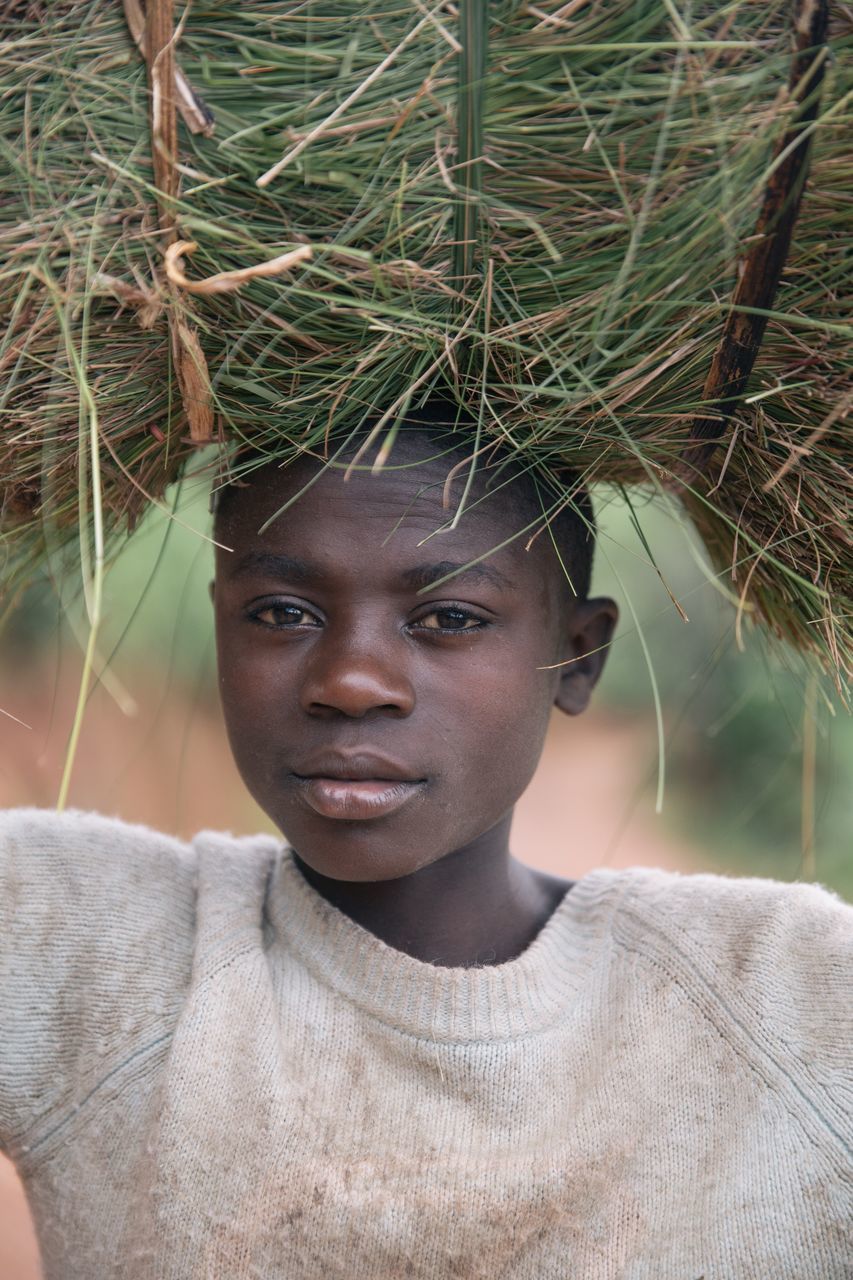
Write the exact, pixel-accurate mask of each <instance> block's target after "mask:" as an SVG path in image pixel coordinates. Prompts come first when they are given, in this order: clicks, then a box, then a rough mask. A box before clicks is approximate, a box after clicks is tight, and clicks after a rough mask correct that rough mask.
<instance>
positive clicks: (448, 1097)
mask: <svg viewBox="0 0 853 1280" xmlns="http://www.w3.org/2000/svg"><path fill="white" fill-rule="evenodd" d="M0 883H2V888H0V922H2V925H1V927H0V1018H2V1035H0V1139H2V1143H3V1145H4V1147H5V1149H6V1150H7V1151H8V1153H9V1154H10V1155H11V1156H12V1158H13V1159H14V1160H15V1161H16V1163H17V1165H18V1168H19V1169H20V1171H21V1174H22V1176H23V1179H24V1182H25V1185H26V1188H27V1192H28V1195H29V1198H30V1203H31V1205H32V1208H33V1211H34V1215H35V1219H36V1225H37V1230H38V1234H39V1238H40V1240H41V1247H42V1251H43V1256H44V1264H45V1270H46V1275H47V1276H48V1277H50V1280H107V1277H115V1278H116V1280H119V1278H120V1280H143V1278H144V1280H231V1277H247V1278H248V1277H253V1278H255V1277H257V1278H262V1280H272V1278H273V1277H275V1278H276V1280H332V1278H336V1277H340V1278H341V1280H367V1278H368V1277H369V1278H370V1280H396V1278H397V1277H401V1278H402V1277H419V1278H423V1280H445V1278H447V1280H450V1278H451V1277H457V1278H464V1280H474V1278H475V1277H477V1278H480V1277H482V1278H483V1280H497V1278H499V1277H504V1278H510V1277H511V1278H512V1280H609V1278H611V1277H612V1278H613V1280H615V1278H616V1277H620V1278H621V1277H625V1278H630V1280H700V1277H701V1278H703V1280H749V1278H751V1277H755V1278H756V1280H834V1278H836V1277H843V1276H853V1236H851V1220H852V1219H853V1197H851V1163H850V1144H851V1129H853V1125H851V1109H853V1098H851V1048H853V1041H852V1040H851V1028H850V1019H849V1015H850V1010H851V986H852V985H853V984H851V953H853V911H851V909H850V908H848V907H845V906H844V905H842V904H841V903H840V902H839V901H838V900H837V899H835V898H834V897H833V896H831V895H830V894H829V893H826V892H825V891H823V890H821V889H817V888H810V887H806V886H797V887H789V886H781V885H778V884H775V883H772V882H769V881H762V880H740V881H734V880H728V879H723V878H719V877H715V876H705V875H703V876H686V877H680V876H676V875H670V874H666V873H663V872H659V871H644V870H634V871H624V872H616V871H611V870H599V871H594V872H592V873H591V874H589V875H587V876H585V877H584V878H583V879H582V880H581V881H579V882H578V884H577V885H576V886H575V887H574V888H573V889H572V890H571V892H570V893H569V894H568V895H567V896H566V898H565V900H564V902H563V903H562V905H561V906H560V907H559V908H558V910H557V912H556V913H555V914H554V915H553V916H552V918H551V919H550V920H549V922H548V923H547V925H546V926H545V928H544V930H543V931H542V933H541V934H540V936H539V937H538V938H537V940H536V941H535V942H534V943H533V945H532V946H531V947H530V948H529V949H528V950H527V951H526V952H525V953H524V954H523V955H522V956H521V957H520V958H519V959H517V960H514V961H512V962H510V963H508V964H504V965H500V966H497V967H491V968H482V969H473V970H472V969H469V970H465V969H446V968H438V967H434V966H431V965H428V964H423V963H421V962H419V961H415V960H412V959H410V958H409V957H407V956H405V955H402V954H400V953H398V952H395V951H393V950H391V949H390V948H388V947H386V946H385V945H384V944H383V943H381V942H379V941H378V940H377V939H376V938H374V937H372V936H371V935H370V934H368V933H366V932H365V931H364V930H362V929H361V928H359V927H358V926H357V925H355V924H354V923H353V922H352V921H350V920H349V919H347V917H345V916H344V915H342V914H341V913H340V912H338V911H336V910H335V909H334V908H332V907H330V906H328V905H327V904H326V903H325V902H324V901H323V900H322V899H321V898H320V897H319V896H318V895H317V894H316V893H315V892H314V891H313V890H312V889H311V888H310V887H309V886H308V884H307V883H306V882H305V881H304V879H303V878H302V876H301V873H300V872H299V871H298V869H297V868H296V867H295V865H294V864H293V862H292V860H291V859H290V857H289V856H288V854H287V853H286V852H282V851H281V849H280V847H279V846H278V845H277V843H276V842H275V841H274V840H272V839H271V838H266V837H263V838H257V839H251V840H236V839H233V838H232V837H229V836H222V835H211V834H203V835H200V836H199V837H198V838H197V839H196V840H195V841H194V842H193V844H192V845H191V846H187V845H184V844H180V843H179V842H177V841H175V840H172V839H170V838H169V837H167V836H163V835H158V834H155V833H154V832H151V831H147V830H145V829H143V828H140V827H131V826H126V825H124V824H122V823H119V822H115V821H110V820H107V819H104V818H100V817H95V816H92V815H87V814H68V815H65V816H63V817H58V816H56V815H55V814H51V813H42V812H36V811H29V812H26V811H17V812H11V813H8V814H6V815H4V816H3V817H2V819H0Z"/></svg>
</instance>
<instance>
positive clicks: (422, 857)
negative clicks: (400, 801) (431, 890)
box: [276, 822, 449, 884]
mask: <svg viewBox="0 0 853 1280" xmlns="http://www.w3.org/2000/svg"><path fill="white" fill-rule="evenodd" d="M276 825H279V824H278V823H277V824H276ZM379 825H380V824H379V823H370V822H359V823H356V822H347V823H336V824H335V827H336V828H338V829H336V830H333V831H330V832H329V833H328V834H326V833H318V832H316V831H311V832H307V831H303V830H300V829H299V828H298V827H294V825H293V824H292V823H291V824H288V823H287V822H283V823H282V824H280V828H279V829H280V830H281V832H282V834H283V835H284V838H285V839H286V840H287V841H288V843H289V844H290V845H291V846H292V847H293V848H294V849H295V850H296V852H297V853H298V854H299V857H300V858H301V860H302V861H303V862H304V863H305V864H306V866H308V867H310V868H311V870H312V871H314V872H316V873H317V875H320V876H324V877H325V878H326V879H329V880H343V881H346V882H347V883H350V884H379V883H381V882H382V881H384V880H400V879H402V878H403V877H404V876H410V875H414V873H415V872H416V871H421V870H422V869H423V868H424V867H428V866H430V865H431V864H432V863H433V862H438V860H439V859H440V858H443V857H444V856H445V854H446V853H448V852H449V850H447V849H432V850H424V849H423V847H418V848H414V849H413V848H410V847H408V846H407V843H406V841H405V839H401V838H400V837H397V838H395V837H394V836H392V835H391V833H390V832H387V833H382V834H380V832H379V830H378V827H379ZM344 828H346V829H344Z"/></svg>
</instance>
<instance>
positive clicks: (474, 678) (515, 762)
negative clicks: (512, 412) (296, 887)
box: [214, 441, 616, 881]
mask: <svg viewBox="0 0 853 1280" xmlns="http://www.w3.org/2000/svg"><path fill="white" fill-rule="evenodd" d="M413 451H414V452H413ZM435 452H436V450H435V448H434V447H432V448H429V447H427V448H426V449H425V448H424V442H423V441H421V445H420V450H419V451H418V449H417V446H416V445H413V444H411V443H409V444H408V445H405V446H404V447H403V448H400V449H397V448H396V447H395V454H394V458H393V461H394V462H395V463H397V464H398V465H399V463H400V462H401V461H405V462H410V461H412V460H413V459H414V458H420V457H423V456H424V454H426V455H428V454H429V453H435ZM450 465H452V461H451V462H450V463H448V461H447V460H442V459H438V460H432V461H423V462H420V463H419V464H418V465H416V466H408V467H406V468H404V469H390V470H385V471H383V472H382V473H381V474H379V475H377V476H372V475H370V474H369V473H365V472H355V473H354V474H353V475H352V476H351V478H350V479H349V480H348V481H346V482H345V481H344V479H343V474H342V472H341V471H340V470H328V471H326V472H325V473H324V474H323V475H322V476H321V477H320V478H319V479H318V480H317V481H316V483H314V484H313V485H312V487H311V488H309V489H308V490H307V492H306V493H304V494H303V495H302V496H301V497H300V498H299V499H298V500H297V501H296V502H295V503H294V505H292V506H291V507H289V508H288V510H286V511H285V512H284V513H283V514H282V515H280V516H279V517H278V518H276V519H275V520H274V521H273V522H272V524H271V525H270V527H269V528H268V529H267V530H266V532H264V533H263V534H259V533H258V529H259V527H260V526H261V525H262V524H263V523H264V521H265V520H266V519H267V518H268V517H269V516H271V515H273V513H274V512H276V511H278V510H279V508H280V507H281V506H282V504H283V503H284V502H285V501H286V500H287V499H288V498H289V497H291V496H292V495H293V494H295V493H297V492H298V491H299V489H300V488H302V486H304V485H305V483H306V481H307V480H308V479H310V478H311V477H312V476H314V475H315V473H316V471H317V470H318V464H317V463H316V462H311V461H303V462H301V463H299V464H297V465H294V466H291V467H289V468H287V469H284V470H279V469H277V468H274V467H267V468H265V469H263V470H262V471H261V472H259V473H256V475H255V476H254V477H253V478H252V479H251V482H250V484H249V485H248V486H247V487H246V488H245V489H243V490H241V491H239V492H238V493H237V494H235V495H233V496H232V498H231V499H230V501H229V504H228V508H227V512H226V514H225V516H224V517H223V519H222V521H221V524H220V529H219V538H220V540H221V541H224V542H225V543H226V544H227V545H228V546H229V547H230V548H231V551H230V552H225V551H222V550H220V551H218V552H217V573H216V584H215V593H214V600H215V611H216V633H217V648H218V655H219V673H220V676H219V678H220V689H221V695H222V703H223V707H224V711H225V719H226V723H227V727H228V733H229V737H230V741H231V746H232V748H233V751H234V756H235V759H236V761H237V765H238V768H239V769H240V772H241V774H242V776H243V779H244V781H245V783H246V785H247V787H248V788H249V791H250V792H251V793H252V795H253V796H254V798H255V799H256V800H257V802H258V804H259V805H260V806H261V808H262V809H264V810H265V812H266V813H267V814H269V816H270V817H271V818H272V820H273V821H274V822H275V824H276V825H277V826H278V827H279V828H280V829H281V830H282V832H284V833H285V834H286V836H287V838H288V840H289V841H290V842H291V843H292V845H293V847H294V848H295V849H296V851H297V852H298V853H299V855H300V857H301V858H302V859H303V861H305V862H306V863H307V864H308V865H309V866H311V867H312V868H313V869H314V870H315V871H317V872H319V873H320V874H321V875H324V876H329V877H332V878H335V879H339V880H351V881H355V880H359V881H370V880H388V879H393V878H396V877H398V876H404V875H408V874H410V873H411V872H414V871H417V870H419V869H420V868H422V867H424V866H427V865H428V864H430V863H432V862H435V861H436V860H438V859H439V858H442V857H443V856H444V855H446V854H448V853H450V852H453V851H458V850H462V849H464V848H465V847H466V846H468V845H471V844H472V843H473V842H474V841H481V840H482V839H486V840H488V839H489V833H490V832H498V831H501V832H502V833H503V834H502V836H501V838H502V839H503V840H505V839H506V834H505V833H506V819H507V816H508V815H509V814H510V812H511V810H512V808H513V806H514V804H515V802H516V800H517V799H518V797H519V796H520V795H521V793H522V792H523V791H524V789H525V787H526V786H527V784H528V782H529V781H530V779H531V777H532V775H533V772H534V769H535V767H536V764H537V761H538V759H539V755H540V752H541V750H542V744H543V740H544V736H545V731H546V728H547V724H548V718H549V713H550V710H551V707H552V706H553V705H554V703H555V702H556V704H557V705H558V706H561V707H562V708H563V709H564V710H566V711H569V712H572V713H574V712H577V711H580V710H582V709H583V708H584V706H585V705H586V701H587V699H588V697H589V693H590V691H591V688H592V686H593V685H594V683H595V681H596V679H597V677H598V674H599V671H600V668H601V663H602V660H603V656H604V655H603V651H601V650H600V649H599V646H602V645H606V643H607V642H608V640H609V639H610V636H611V633H612V629H613V624H614V622H615V617H616V610H615V606H614V605H613V604H612V602H610V601H586V602H583V603H580V604H578V603H577V602H575V601H573V600H572V597H571V592H570V589H569V587H568V584H567V583H566V581H565V578H564V576H563V575H562V571H561V570H560V568H559V565H558V562H557V560H556V557H555V555H554V552H553V549H552V546H551V542H550V539H549V538H548V537H547V535H545V536H540V537H539V538H537V539H536V541H535V542H534V543H533V545H532V547H531V548H530V549H529V550H525V544H526V542H527V536H524V537H521V538H518V539H516V540H514V541H511V542H509V543H508V545H506V546H503V547H501V548H500V550H497V551H492V549H493V548H495V547H498V546H499V545H500V544H501V543H504V542H505V541H506V540H507V539H508V538H510V537H511V536H512V535H513V534H515V533H517V532H518V529H519V528H520V527H521V525H523V524H524V523H525V521H524V519H523V517H522V516H520V515H519V512H518V508H517V504H516V503H514V502H513V501H512V499H511V497H508V496H507V491H506V490H503V491H501V493H500V494H499V495H494V496H489V497H488V498H487V499H486V500H485V501H484V502H483V503H481V504H479V505H477V506H473V507H471V508H470V509H469V510H467V511H466V512H465V514H464V515H463V517H462V519H461V521H460V523H459V525H458V527H457V528H456V529H453V530H447V531H444V532H441V533H438V534H436V536H434V537H430V536H429V535H431V534H433V533H434V531H435V530H436V529H437V528H439V527H440V526H441V525H443V524H445V523H446V522H447V520H448V517H449V515H450V514H452V513H449V512H448V511H447V510H445V509H444V508H443V507H442V487H443V484H444V480H445V478H446V476H447V472H448V469H449V467H450ZM459 489H460V486H458V485H457V486H455V487H454V502H455V500H456V499H458V494H459ZM481 492H482V490H477V489H475V491H474V493H473V494H472V495H471V499H472V500H473V499H475V498H476V497H478V496H480V494H481ZM528 536H529V535H528ZM424 539H428V540H427V541H424ZM489 552H492V554H489V555H487V556H486V558H485V559H483V560H482V561H481V562H480V563H479V564H478V565H477V566H476V567H475V568H471V569H468V570H466V571H465V572H462V573H458V574H457V575H456V576H455V577H452V578H451V579H450V580H449V581H447V582H443V583H442V582H437V579H439V578H441V577H443V576H444V575H445V574H448V573H450V572H452V570H453V569H454V568H455V567H459V566H464V565H467V564H469V562H471V561H474V560H477V559H478V558H479V557H481V556H485V555H486V553H489ZM433 584H434V585H433ZM424 588H426V589H424ZM595 649H599V652H597V653H594V654H592V655H591V656H589V657H586V658H582V660H580V661H577V662H574V663H571V664H569V665H567V666H563V667H560V668H557V669H550V670H548V669H543V668H547V667H549V665H550V664H554V663H559V662H562V661H564V660H565V659H568V658H576V657H577V656H578V655H582V654H585V653H588V652H589V651H590V650H595ZM495 838H497V836H495Z"/></svg>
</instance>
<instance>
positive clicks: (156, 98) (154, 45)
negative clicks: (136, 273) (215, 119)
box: [125, 0, 213, 444]
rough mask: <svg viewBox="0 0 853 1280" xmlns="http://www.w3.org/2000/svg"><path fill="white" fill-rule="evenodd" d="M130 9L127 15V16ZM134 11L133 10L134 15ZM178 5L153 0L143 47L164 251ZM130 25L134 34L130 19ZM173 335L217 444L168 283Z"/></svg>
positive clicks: (184, 386)
mask: <svg viewBox="0 0 853 1280" xmlns="http://www.w3.org/2000/svg"><path fill="white" fill-rule="evenodd" d="M127 8H128V6H127V4H125V13H127ZM132 8H133V6H131V9H132ZM174 10H175V6H174V0H148V4H147V6H146V11H145V39H144V43H143V44H142V50H143V52H144V56H145V61H146V63H147V66H148V83H149V89H150V93H151V107H150V119H151V157H152V161H153V164H154V185H155V186H156V187H157V190H158V193H159V194H158V198H157V207H158V212H159V221H160V227H161V230H162V231H163V232H165V239H166V245H165V248H166V249H167V250H168V247H169V246H170V245H171V244H173V243H174V242H175V241H176V239H177V228H176V220H175V200H176V198H177V195H178V180H179V172H178V162H177V157H178V94H177V89H176V82H175V72H176V68H175V43H176V40H177V36H178V33H177V32H176V31H175V25H174V17H175V12H174ZM128 25H129V26H130V27H131V33H133V25H132V23H131V19H130V18H128ZM166 288H167V289H168V292H169V295H170V304H171V305H170V307H169V331H170V334H171V346H172V359H173V360H174V363H175V370H176V373H177V377H178V385H179V386H180V389H181V399H182V401H183V405H184V411H185V413H186V415H187V422H188V424H189V429H190V438H191V439H192V440H193V442H194V443H196V444H205V443H207V442H209V441H210V440H212V439H213V392H212V389H211V385H210V375H209V373H208V369H207V360H206V359H205V356H204V352H203V351H202V349H201V343H200V342H199V339H198V334H197V332H196V330H195V328H194V326H192V325H191V324H189V323H188V322H187V321H186V319H184V317H183V315H182V305H181V302H180V297H179V294H178V290H177V288H176V286H175V284H174V283H173V282H172V281H171V280H169V281H168V283H167V285H166Z"/></svg>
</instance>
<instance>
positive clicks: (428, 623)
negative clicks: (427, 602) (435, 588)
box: [411, 605, 489, 633]
mask: <svg viewBox="0 0 853 1280" xmlns="http://www.w3.org/2000/svg"><path fill="white" fill-rule="evenodd" d="M488 625H489V624H488V623H487V622H486V621H484V619H483V618H478V617H477V615H476V614H474V613H471V612H470V610H468V609H463V608H461V607H459V606H456V605H443V606H442V608H440V609H432V610H431V611H430V612H429V613H425V614H423V615H422V616H421V617H420V618H418V619H417V620H416V621H415V622H413V623H411V626H413V627H418V628H422V629H423V630H424V631H438V632H444V633H447V632H454V631H456V632H458V631H482V630H483V628H484V627H487V626H488Z"/></svg>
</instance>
